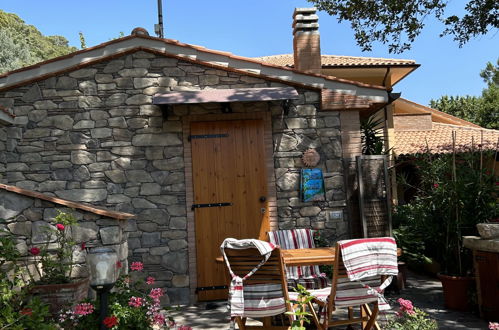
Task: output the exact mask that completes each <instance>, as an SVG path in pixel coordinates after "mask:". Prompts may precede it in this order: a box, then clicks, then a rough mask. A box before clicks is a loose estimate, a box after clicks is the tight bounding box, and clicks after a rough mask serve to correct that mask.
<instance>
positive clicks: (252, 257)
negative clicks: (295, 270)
mask: <svg viewBox="0 0 499 330" xmlns="http://www.w3.org/2000/svg"><path fill="white" fill-rule="evenodd" d="M225 254H226V256H227V261H228V262H229V265H230V268H231V269H232V271H233V272H234V274H236V275H237V276H240V277H244V276H246V275H247V274H248V273H249V272H250V271H252V270H253V269H254V268H255V267H256V266H257V265H258V264H259V263H260V262H261V261H262V260H264V257H263V256H261V255H260V253H259V251H258V249H256V248H248V249H244V250H239V249H230V248H226V249H225ZM252 284H281V287H282V292H283V296H284V299H285V301H286V307H287V310H288V311H290V310H291V306H290V304H289V302H288V301H289V295H288V286H287V281H286V269H285V267H284V263H283V260H282V257H281V250H280V248H279V247H277V248H275V249H274V250H273V251H272V253H271V255H270V257H269V259H268V260H267V261H266V262H265V263H264V264H263V265H262V266H260V268H259V269H258V270H257V271H256V272H255V273H254V274H253V275H251V276H250V277H248V278H247V279H245V280H244V285H252ZM288 318H289V320H290V322H291V321H292V320H291V316H288ZM241 322H242V321H241V320H238V324H239V325H240V326H241V325H243V324H242V323H241ZM264 323H265V322H264ZM263 328H268V329H271V328H273V327H270V326H268V325H265V324H264V326H263ZM281 328H283V327H281Z"/></svg>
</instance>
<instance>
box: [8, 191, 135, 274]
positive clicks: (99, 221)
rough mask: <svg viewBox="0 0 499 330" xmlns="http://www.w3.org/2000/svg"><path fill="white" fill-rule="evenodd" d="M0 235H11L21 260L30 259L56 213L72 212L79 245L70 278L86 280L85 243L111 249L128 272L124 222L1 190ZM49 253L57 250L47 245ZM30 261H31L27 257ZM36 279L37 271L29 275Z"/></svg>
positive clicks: (40, 244)
mask: <svg viewBox="0 0 499 330" xmlns="http://www.w3.org/2000/svg"><path fill="white" fill-rule="evenodd" d="M0 201H1V202H0V219H1V221H0V230H1V232H0V235H5V234H9V233H10V234H12V235H13V237H14V240H15V244H16V248H17V249H18V251H19V252H20V253H21V256H22V257H27V256H29V252H28V251H29V249H30V248H32V247H43V246H46V244H47V243H50V242H51V241H50V240H47V239H48V237H47V234H46V230H47V227H49V226H51V227H53V228H55V224H54V222H53V219H54V218H55V216H57V214H58V210H60V211H62V212H67V213H71V214H72V215H73V216H74V217H75V218H76V219H77V220H78V225H75V226H72V229H71V235H72V238H73V240H74V241H75V242H76V243H77V244H78V246H77V247H75V249H74V251H73V262H74V263H76V265H75V266H74V267H73V270H72V273H71V276H72V277H73V278H84V277H87V276H88V275H89V274H88V268H87V266H86V263H85V258H86V252H85V251H84V250H82V249H81V248H80V247H79V246H80V245H81V243H83V242H85V245H86V247H87V248H92V247H101V246H106V247H110V248H112V249H114V250H115V251H116V253H117V254H118V258H119V260H121V261H122V263H123V265H124V267H123V269H124V270H126V269H127V267H126V266H127V264H128V262H127V257H128V246H127V242H126V235H125V227H126V222H127V220H117V219H112V218H108V217H103V216H100V215H97V214H95V213H92V212H87V211H83V210H73V209H68V208H66V207H64V206H61V205H57V204H54V203H52V202H48V201H45V200H41V199H37V198H33V197H29V196H23V195H20V194H17V193H14V192H10V191H6V190H0ZM48 247H49V250H51V249H55V248H57V247H56V246H53V244H49V246H48ZM28 259H31V258H28ZM32 273H33V275H34V276H35V277H36V272H34V271H33V272H32Z"/></svg>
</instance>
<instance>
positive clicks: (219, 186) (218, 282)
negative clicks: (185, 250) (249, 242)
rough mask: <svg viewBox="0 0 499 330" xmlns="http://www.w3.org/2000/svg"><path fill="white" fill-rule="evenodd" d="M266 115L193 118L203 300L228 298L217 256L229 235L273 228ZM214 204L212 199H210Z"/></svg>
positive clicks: (199, 275) (255, 233)
mask: <svg viewBox="0 0 499 330" xmlns="http://www.w3.org/2000/svg"><path fill="white" fill-rule="evenodd" d="M263 135H264V129H263V120H231V121H210V122H193V123H191V145H192V175H193V178H192V179H193V185H194V205H193V209H194V217H195V223H196V224H195V226H196V258H197V283H198V290H197V291H198V299H199V300H215V299H225V298H226V297H227V289H220V288H219V289H213V287H220V286H227V285H228V284H229V277H228V274H227V270H226V268H225V265H223V264H221V263H217V262H216V260H215V259H216V257H217V256H220V255H221V253H220V244H221V243H222V241H223V240H224V239H225V238H228V237H233V238H237V239H242V238H260V239H265V237H266V232H267V231H268V230H269V220H268V219H269V217H268V208H267V177H266V173H265V157H264V139H263ZM210 204H211V205H210Z"/></svg>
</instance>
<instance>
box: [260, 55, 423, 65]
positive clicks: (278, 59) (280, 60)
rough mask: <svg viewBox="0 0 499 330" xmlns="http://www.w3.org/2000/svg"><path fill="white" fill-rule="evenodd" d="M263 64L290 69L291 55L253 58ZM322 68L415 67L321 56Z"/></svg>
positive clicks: (372, 59) (403, 62) (396, 61)
mask: <svg viewBox="0 0 499 330" xmlns="http://www.w3.org/2000/svg"><path fill="white" fill-rule="evenodd" d="M255 59H258V60H261V61H262V62H265V63H270V64H275V65H282V66H288V67H292V66H294V58H293V54H282V55H271V56H262V57H255ZM321 60H322V66H323V67H325V66H326V67H352V66H359V67H362V66H380V65H382V66H396V65H417V64H416V61H414V60H403V59H394V58H379V57H358V56H340V55H321Z"/></svg>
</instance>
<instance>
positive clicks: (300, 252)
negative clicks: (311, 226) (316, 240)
mask: <svg viewBox="0 0 499 330" xmlns="http://www.w3.org/2000/svg"><path fill="white" fill-rule="evenodd" d="M335 250H336V249H335V248H334V247H321V248H311V249H291V250H281V255H282V258H283V260H284V263H285V264H286V266H304V265H309V266H313V265H332V264H333V263H334V256H335Z"/></svg>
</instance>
